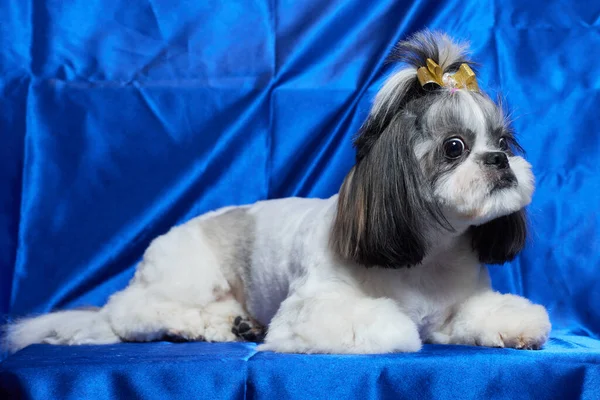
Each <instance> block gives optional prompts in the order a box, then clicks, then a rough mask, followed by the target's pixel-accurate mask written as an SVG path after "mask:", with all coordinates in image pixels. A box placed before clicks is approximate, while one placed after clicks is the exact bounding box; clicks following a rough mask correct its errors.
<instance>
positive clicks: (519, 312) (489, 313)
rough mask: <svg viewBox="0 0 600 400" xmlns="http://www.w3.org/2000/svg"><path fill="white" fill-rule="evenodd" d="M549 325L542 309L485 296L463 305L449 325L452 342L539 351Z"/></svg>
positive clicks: (518, 299) (514, 298) (509, 297)
mask: <svg viewBox="0 0 600 400" xmlns="http://www.w3.org/2000/svg"><path fill="white" fill-rule="evenodd" d="M550 329H551V324H550V319H549V317H548V312H547V311H546V309H545V308H544V307H542V306H540V305H536V304H532V303H531V302H529V301H528V300H527V299H525V298H523V297H519V296H514V295H501V294H498V293H489V294H487V295H485V296H478V297H477V298H476V299H473V300H471V301H469V302H467V303H466V304H465V305H464V306H463V307H462V309H461V310H460V312H459V314H458V315H457V321H456V322H455V323H454V325H453V332H452V342H453V343H460V344H470V345H477V346H486V347H509V348H514V349H536V350H537V349H540V348H541V347H542V346H543V345H544V343H546V341H547V340H548V336H549V334H550Z"/></svg>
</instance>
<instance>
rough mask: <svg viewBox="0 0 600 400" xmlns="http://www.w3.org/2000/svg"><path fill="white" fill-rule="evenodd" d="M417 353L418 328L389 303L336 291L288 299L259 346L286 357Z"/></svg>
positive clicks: (357, 294)
mask: <svg viewBox="0 0 600 400" xmlns="http://www.w3.org/2000/svg"><path fill="white" fill-rule="evenodd" d="M420 348H421V340H420V338H419V332H418V330H417V326H416V325H415V324H414V322H413V321H411V320H410V318H409V317H408V316H407V315H405V314H404V313H403V312H402V311H401V310H400V309H399V308H398V306H397V305H396V304H395V303H394V302H393V301H392V300H390V299H384V298H369V297H365V296H364V295H362V294H359V293H347V292H346V293H344V292H341V291H337V290H336V288H331V289H330V290H319V291H318V294H314V295H307V294H306V293H303V294H302V295H300V294H298V292H296V293H295V294H292V295H291V296H290V297H288V298H287V299H286V300H285V301H284V302H283V303H282V304H281V307H280V308H279V310H278V312H277V313H276V315H275V316H274V317H273V320H272V321H271V323H270V324H269V331H268V333H267V336H266V339H265V343H264V344H263V345H261V346H259V350H272V351H277V352H286V353H363V354H367V353H388V352H396V351H398V352H411V351H418V350H419V349H420Z"/></svg>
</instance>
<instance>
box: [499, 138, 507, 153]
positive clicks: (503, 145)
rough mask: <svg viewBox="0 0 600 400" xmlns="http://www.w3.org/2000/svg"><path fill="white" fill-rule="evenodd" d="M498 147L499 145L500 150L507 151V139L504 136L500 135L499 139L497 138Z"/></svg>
mask: <svg viewBox="0 0 600 400" xmlns="http://www.w3.org/2000/svg"><path fill="white" fill-rule="evenodd" d="M498 147H500V150H502V151H508V140H506V138H505V137H501V138H500V140H498Z"/></svg>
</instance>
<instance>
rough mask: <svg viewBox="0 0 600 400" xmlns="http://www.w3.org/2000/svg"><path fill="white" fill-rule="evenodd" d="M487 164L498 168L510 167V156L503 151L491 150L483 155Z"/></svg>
mask: <svg viewBox="0 0 600 400" xmlns="http://www.w3.org/2000/svg"><path fill="white" fill-rule="evenodd" d="M483 163H484V164H485V165H490V166H491V165H494V166H496V168H498V169H504V168H508V157H507V156H506V153H503V152H501V151H491V152H489V153H485V154H484V155H483Z"/></svg>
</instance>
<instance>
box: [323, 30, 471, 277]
mask: <svg viewBox="0 0 600 400" xmlns="http://www.w3.org/2000/svg"><path fill="white" fill-rule="evenodd" d="M465 50H466V48H465V46H462V45H459V44H456V43H454V42H452V41H451V40H450V38H449V37H448V36H446V35H444V34H440V33H435V32H429V31H422V32H419V33H416V34H415V35H413V36H412V37H411V38H410V39H409V40H406V41H403V42H400V43H399V44H398V46H396V48H395V50H394V52H393V53H392V54H391V57H390V60H391V61H400V62H404V63H405V64H407V65H408V66H407V67H406V68H404V69H401V70H399V71H398V72H396V73H394V74H392V75H391V76H390V78H389V79H388V80H387V81H386V82H385V83H384V85H383V87H382V88H381V89H380V90H379V91H378V93H377V96H376V97H375V102H374V104H373V108H372V109H371V112H370V114H369V117H368V119H367V121H366V123H365V124H364V125H363V127H361V130H360V132H359V135H358V137H357V139H356V140H355V142H354V145H355V147H356V150H357V152H356V165H355V166H354V167H353V168H352V170H351V171H350V173H349V174H348V175H347V176H346V179H345V180H344V183H343V185H342V187H341V189H340V192H339V198H338V205H337V214H336V216H335V219H334V222H333V226H332V232H331V236H330V239H331V240H330V244H331V246H332V249H333V250H334V251H335V252H336V253H337V254H338V255H339V256H341V257H342V258H344V259H348V260H352V261H354V262H357V263H359V264H363V265H365V266H380V267H387V268H400V267H407V266H408V267H409V266H412V265H416V264H419V263H420V262H421V261H422V260H423V258H424V257H425V255H426V254H427V246H428V245H429V243H427V231H428V229H429V228H434V229H437V230H439V228H440V227H442V228H445V229H447V230H450V231H451V230H452V227H451V226H450V224H449V223H448V221H447V220H446V219H445V218H444V216H443V214H442V212H441V211H440V209H439V207H438V206H437V204H436V203H435V202H434V200H433V195H432V188H431V186H430V185H429V184H427V183H426V182H427V179H425V177H424V176H423V175H422V171H421V168H420V166H419V163H418V160H417V158H416V155H415V153H414V148H415V140H416V139H417V138H418V132H417V130H416V126H417V122H416V121H415V120H416V117H415V116H413V115H412V114H411V113H410V112H408V111H406V109H407V105H408V104H409V103H410V102H412V101H414V100H416V99H418V98H422V97H424V96H427V95H428V94H429V93H431V91H430V90H429V89H427V90H426V89H424V88H423V87H421V85H420V84H419V81H418V79H417V69H418V68H419V67H421V66H423V65H425V63H426V61H427V59H428V58H431V59H433V60H434V61H435V62H436V63H437V64H438V65H440V67H441V68H442V70H443V71H444V72H446V71H448V70H450V69H452V68H455V67H456V65H459V64H460V63H462V62H468V61H467V60H466V59H465V54H464V53H465Z"/></svg>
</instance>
